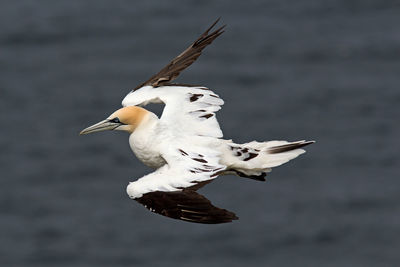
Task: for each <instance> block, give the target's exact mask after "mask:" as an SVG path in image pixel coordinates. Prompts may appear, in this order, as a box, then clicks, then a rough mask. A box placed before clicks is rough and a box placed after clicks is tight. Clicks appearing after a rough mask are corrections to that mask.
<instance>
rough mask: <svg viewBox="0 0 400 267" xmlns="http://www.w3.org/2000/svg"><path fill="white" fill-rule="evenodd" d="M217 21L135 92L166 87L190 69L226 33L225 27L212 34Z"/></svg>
mask: <svg viewBox="0 0 400 267" xmlns="http://www.w3.org/2000/svg"><path fill="white" fill-rule="evenodd" d="M218 21H219V19H217V20H216V21H215V22H214V23H213V24H212V25H211V27H210V28H208V29H207V30H206V31H205V32H204V33H203V34H202V35H201V36H200V37H199V38H197V40H196V41H194V42H193V43H192V44H191V45H190V46H189V47H188V48H187V49H186V50H185V51H183V52H182V53H181V54H179V55H178V56H177V57H176V58H174V59H173V60H172V61H171V62H170V63H168V65H167V66H165V67H164V68H163V69H161V70H160V71H159V72H158V73H157V74H155V75H153V76H152V77H151V78H150V79H148V80H147V81H145V82H144V83H142V84H140V85H138V86H137V87H136V88H135V89H133V91H135V90H137V89H139V88H141V87H143V86H146V85H150V86H152V87H159V86H162V85H166V84H168V83H169V82H171V81H172V80H174V79H175V78H176V77H178V75H179V73H181V71H183V70H184V69H186V68H187V67H189V66H190V65H191V64H192V63H193V62H194V61H196V59H197V58H198V57H199V56H200V55H201V52H202V51H203V49H204V48H205V47H206V46H208V45H209V44H211V43H212V42H213V41H214V40H215V39H216V38H217V37H218V36H220V35H221V34H222V33H223V32H224V31H223V29H224V28H225V25H224V26H222V27H220V28H218V29H217V30H215V31H214V32H212V33H209V32H210V30H211V29H212V28H213V27H214V26H215V25H216V24H217V23H218Z"/></svg>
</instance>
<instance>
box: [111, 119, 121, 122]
mask: <svg viewBox="0 0 400 267" xmlns="http://www.w3.org/2000/svg"><path fill="white" fill-rule="evenodd" d="M110 122H114V123H120V121H119V119H118V118H114V119H112V120H110Z"/></svg>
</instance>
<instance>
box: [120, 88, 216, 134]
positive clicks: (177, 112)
mask: <svg viewBox="0 0 400 267" xmlns="http://www.w3.org/2000/svg"><path fill="white" fill-rule="evenodd" d="M148 103H164V104H165V108H164V111H163V113H162V116H161V118H160V119H161V121H162V122H163V123H164V124H165V125H167V126H170V127H171V129H172V128H173V129H175V130H176V131H182V130H184V131H185V134H186V135H196V136H208V137H217V138H219V137H222V131H221V129H220V127H219V124H218V121H217V119H216V116H215V112H217V111H218V110H220V109H221V106H222V105H223V104H224V101H223V100H222V99H221V98H219V96H218V95H217V94H215V93H214V92H213V91H211V90H209V89H207V88H205V87H189V86H171V85H170V86H161V87H158V88H156V89H154V88H153V87H151V86H145V87H142V88H140V89H139V90H136V91H133V92H131V93H129V94H128V95H127V96H126V97H125V99H124V100H123V101H122V105H123V106H137V105H140V106H144V105H147V104H148Z"/></svg>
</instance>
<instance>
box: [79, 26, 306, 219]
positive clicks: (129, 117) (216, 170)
mask: <svg viewBox="0 0 400 267" xmlns="http://www.w3.org/2000/svg"><path fill="white" fill-rule="evenodd" d="M215 23H216V22H215ZM215 23H214V24H213V25H212V26H211V27H210V28H209V29H208V30H207V31H206V32H205V33H203V34H202V35H201V36H200V38H198V39H197V40H196V41H195V42H194V43H193V44H192V45H191V46H189V48H188V49H186V50H185V51H184V52H183V53H181V54H180V55H179V56H178V57H177V58H175V59H174V60H173V61H172V62H171V63H169V64H168V65H167V66H166V67H165V68H164V69H162V70H161V71H160V72H159V73H157V74H156V75H154V76H153V77H151V78H150V79H149V80H148V81H146V82H145V83H143V84H142V85H140V86H138V87H137V88H135V89H134V90H133V91H132V92H130V93H129V94H128V95H127V96H126V97H125V98H124V100H123V101H122V105H123V106H124V107H123V108H121V109H120V110H118V111H116V112H114V113H113V114H111V115H110V116H109V117H108V118H107V119H106V120H103V121H101V122H99V123H97V124H95V125H93V126H91V127H88V128H87V129H85V130H83V131H82V132H81V134H86V133H91V132H96V131H102V130H123V131H127V132H129V133H130V137H129V144H130V147H131V149H132V150H133V152H134V153H135V155H136V157H137V158H138V159H139V160H141V161H142V162H143V163H144V164H146V165H148V166H150V167H152V168H155V169H156V170H155V171H154V172H153V173H150V174H148V175H146V176H144V177H142V178H140V179H138V180H137V181H134V182H131V183H129V185H128V187H127V193H128V195H129V197H130V198H132V199H135V200H137V201H138V202H140V203H141V204H143V205H144V206H145V207H146V208H148V209H150V210H151V211H154V212H156V213H160V214H162V215H165V216H168V217H172V218H175V219H181V220H185V221H190V222H199V223H223V222H230V221H232V220H234V219H237V217H236V216H235V214H234V213H232V212H229V211H227V210H224V209H220V208H217V207H215V206H213V205H212V204H211V203H210V201H208V200H207V199H206V198H205V197H203V196H201V195H199V194H198V193H197V192H196V190H197V189H198V188H199V187H201V186H203V185H205V184H206V183H208V182H210V181H211V180H213V179H215V178H217V177H218V176H219V175H224V174H235V175H239V176H243V177H247V178H251V179H255V180H260V181H263V180H264V176H265V174H266V173H268V172H270V171H271V168H273V167H277V166H279V165H281V164H283V163H286V162H288V161H289V160H291V159H294V158H296V157H297V156H299V155H300V154H302V153H304V152H305V151H304V150H303V149H301V147H303V146H305V145H308V144H311V143H313V141H309V142H306V141H304V140H302V141H297V142H287V141H269V142H256V141H252V142H249V143H245V144H235V143H234V142H232V141H231V140H224V139H222V137H223V134H222V131H221V129H220V127H219V124H218V121H217V119H216V112H217V111H218V110H220V109H221V106H222V105H223V104H224V101H223V100H222V99H221V98H219V96H218V95H217V94H215V93H214V92H213V91H211V90H209V89H208V88H205V87H199V86H186V85H174V84H171V83H170V81H172V80H173V79H174V78H175V77H176V76H178V74H179V73H180V71H182V70H183V69H184V68H186V67H188V66H189V65H190V64H191V63H193V62H194V61H195V60H196V59H197V57H198V56H199V55H200V53H201V51H202V50H203V49H204V48H205V47H206V46H207V45H209V44H210V43H211V42H212V41H213V40H214V39H215V38H217V37H218V36H219V35H220V34H222V32H223V31H222V29H223V27H221V28H219V29H217V30H216V31H214V32H213V33H211V34H209V30H210V29H211V28H212V27H213V26H214V25H215ZM149 103H164V104H165V108H164V110H163V113H162V115H161V117H160V118H158V117H157V116H156V115H155V114H154V113H152V112H150V111H147V110H145V109H143V108H141V107H139V106H145V105H147V104H149Z"/></svg>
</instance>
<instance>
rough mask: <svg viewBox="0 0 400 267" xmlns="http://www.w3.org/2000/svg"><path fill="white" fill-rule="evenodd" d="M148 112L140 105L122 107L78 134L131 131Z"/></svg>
mask: <svg viewBox="0 0 400 267" xmlns="http://www.w3.org/2000/svg"><path fill="white" fill-rule="evenodd" d="M148 113H149V111H147V110H145V109H144V108H141V107H136V106H130V107H124V108H121V109H119V110H117V111H115V112H114V113H112V114H111V115H110V116H108V118H107V119H105V120H102V121H100V122H98V123H96V124H94V125H92V126H90V127H87V128H86V129H84V130H82V131H81V132H80V134H89V133H94V132H100V131H105V130H119V131H126V132H129V133H132V132H133V131H134V130H135V129H136V127H137V126H138V125H139V124H140V123H141V122H142V121H143V119H144V118H145V117H146V114H148Z"/></svg>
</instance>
